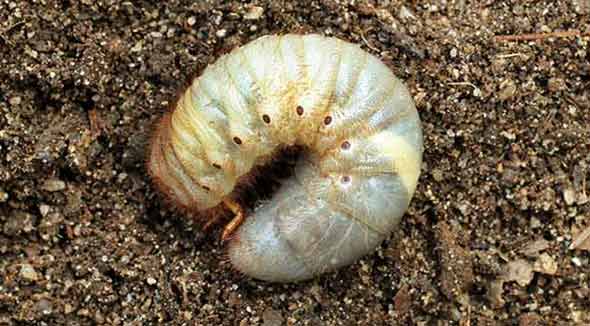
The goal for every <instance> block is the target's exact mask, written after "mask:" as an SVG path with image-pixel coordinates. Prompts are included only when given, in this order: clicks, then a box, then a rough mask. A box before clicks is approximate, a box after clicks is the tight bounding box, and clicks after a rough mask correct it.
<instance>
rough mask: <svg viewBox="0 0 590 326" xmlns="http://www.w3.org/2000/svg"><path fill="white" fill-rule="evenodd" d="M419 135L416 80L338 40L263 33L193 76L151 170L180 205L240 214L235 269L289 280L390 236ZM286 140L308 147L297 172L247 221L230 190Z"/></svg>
mask: <svg viewBox="0 0 590 326" xmlns="http://www.w3.org/2000/svg"><path fill="white" fill-rule="evenodd" d="M422 142H423V140H422V129H421V123H420V119H419V117H418V113H417V111H416V108H415V106H414V103H413V100H412V98H411V95H410V93H409V92H408V89H407V88H406V86H405V85H404V84H403V83H402V82H401V81H400V80H399V79H398V78H396V77H395V76H394V75H393V73H392V72H391V71H390V70H389V69H388V68H387V66H386V65H384V64H383V63H382V62H381V61H380V60H379V59H377V58H376V57H374V56H373V55H371V54H369V53H367V52H365V51H363V50H361V49H360V48H359V47H358V46H356V45H354V44H351V43H348V42H345V41H342V40H339V39H336V38H330V37H323V36H320V35H291V34H288V35H283V36H264V37H261V38H259V39H257V40H255V41H252V42H251V43H248V44H247V45H245V46H243V47H241V48H238V49H236V50H234V51H232V52H230V53H229V54H227V55H224V56H222V57H220V58H219V59H218V60H217V61H216V62H215V63H214V64H211V65H209V66H208V67H207V68H206V69H205V71H204V72H203V73H202V75H201V76H200V77H198V78H196V79H195V80H193V81H192V84H191V85H190V86H189V87H188V89H187V90H186V91H185V92H184V93H183V94H182V95H181V96H180V98H179V99H178V102H177V103H176V106H175V109H174V110H173V112H171V113H169V114H166V115H165V116H164V117H163V118H162V120H161V122H160V124H159V127H158V128H157V130H156V132H155V133H154V137H153V140H152V144H151V149H150V159H149V162H148V169H149V170H150V174H151V175H152V177H153V179H154V180H155V183H156V184H157V186H158V187H159V188H160V190H162V191H163V192H164V193H166V194H167V195H168V196H169V197H170V198H171V199H172V201H173V202H174V203H176V204H177V205H179V206H182V207H185V208H188V209H191V210H196V211H205V210H211V209H215V208H219V207H227V208H229V209H230V210H232V211H233V212H235V213H236V214H237V217H236V218H234V220H233V221H232V222H230V224H229V225H228V227H226V231H228V230H229V231H228V232H231V231H234V229H235V231H234V232H233V236H232V237H231V239H230V241H229V247H228V249H229V258H230V260H231V262H232V264H233V266H234V267H235V268H237V269H238V270H239V271H241V272H243V273H245V274H247V275H249V276H251V277H254V278H257V279H262V280H267V281H275V282H290V281H298V280H304V279H309V278H312V277H313V276H315V275H318V274H321V273H323V272H325V271H329V270H333V269H336V268H338V267H342V266H345V265H348V264H351V263H352V262H354V261H355V260H357V259H358V258H359V257H361V256H363V255H365V254H366V253H368V252H370V251H372V250H374V249H375V248H376V247H377V246H378V245H379V244H380V243H381V242H382V241H383V240H384V238H386V237H387V236H388V235H389V234H390V232H391V231H392V230H393V228H395V227H396V225H398V223H399V221H400V219H401V217H402V215H403V214H404V212H405V210H406V209H407V207H408V205H409V202H410V199H411V197H412V195H413V193H414V190H415V188H416V183H417V181H418V176H419V174H420V167H421V162H422V151H423V145H422ZM285 146H287V147H288V146H302V147H303V148H304V149H305V150H304V154H303V155H302V156H303V157H300V158H299V161H298V162H297V165H296V167H295V173H294V175H293V176H292V177H291V178H289V179H288V180H287V181H286V182H285V183H284V184H283V185H282V186H281V187H280V188H279V190H278V191H277V193H275V194H273V197H272V199H271V200H269V201H266V202H262V203H260V204H259V206H257V207H256V208H255V209H254V210H253V212H251V214H250V216H248V217H247V218H246V219H245V220H244V221H243V223H241V222H242V218H244V213H243V210H242V209H241V208H240V207H239V205H237V204H236V202H235V201H234V200H232V191H233V190H234V188H235V187H236V185H237V184H238V183H239V182H240V180H242V179H240V178H241V177H243V176H246V175H247V174H248V173H249V172H250V171H251V170H252V169H253V168H254V167H255V166H260V165H264V164H265V163H267V162H268V161H269V160H270V159H271V157H272V155H273V153H274V151H275V150H276V149H277V148H279V147H285ZM240 223H241V225H240ZM237 225H240V226H239V227H237V229H236V226H237ZM224 235H227V234H224Z"/></svg>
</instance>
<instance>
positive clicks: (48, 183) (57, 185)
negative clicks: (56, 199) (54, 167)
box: [41, 179, 66, 192]
mask: <svg viewBox="0 0 590 326" xmlns="http://www.w3.org/2000/svg"><path fill="white" fill-rule="evenodd" d="M41 189H43V190H46V191H49V192H54V191H60V190H64V189H66V183H65V182H63V181H61V180H59V179H47V180H45V182H44V183H43V185H42V186H41Z"/></svg>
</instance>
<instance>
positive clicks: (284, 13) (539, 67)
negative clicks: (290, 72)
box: [0, 0, 590, 325]
mask: <svg viewBox="0 0 590 326" xmlns="http://www.w3.org/2000/svg"><path fill="white" fill-rule="evenodd" d="M589 13H590V3H589V2H588V1H587V0H572V1H569V0H564V1H460V0H458V1H407V2H402V1H337V0H331V1H330V0H326V1H259V2H253V3H240V2H237V1H176V0H173V1H166V2H158V1H153V2H152V1H117V0H103V1H90V0H76V1H67V0H64V1H51V0H47V1H44V0H37V1H33V0H31V1H7V0H1V1H0V112H1V114H0V325H62V324H63V325H66V324H67V325H89V324H109V325H111V324H112V325H156V324H166V325H177V324H178V325H180V324H185V325H218V324H223V325H357V324H362V325H383V324H390V325H447V324H457V325H575V324H579V325H585V324H589V323H590V299H589V297H590V289H589V282H590V281H589V277H590V273H589V272H590V267H589V266H590V265H589V264H590V262H589V260H590V254H589V250H590V240H589V238H590V229H589V228H590V201H589V199H588V196H589V195H590V180H588V179H589V178H588V174H589V173H588V171H589V170H588V166H589V164H590V127H589V126H590V64H589V62H590V60H589V59H590V54H589V52H588V51H589V46H588V43H589V41H590V37H589V36H588V34H585V35H582V34H580V35H578V36H570V37H554V38H546V37H542V38H541V39H537V40H529V41H502V40H498V39H495V38H494V36H496V35H502V34H510V35H519V34H524V33H547V32H556V31H580V32H588V31H590V24H589V19H588V15H589ZM287 32H298V33H308V32H317V33H321V34H324V35H331V36H336V37H339V38H342V39H344V40H348V41H351V42H354V43H357V44H359V45H360V46H362V47H363V48H364V49H365V50H367V51H369V52H371V53H373V54H375V55H377V56H378V57H379V58H381V59H382V60H383V61H384V62H385V63H386V64H388V65H389V66H390V67H391V69H392V70H393V71H394V72H395V74H396V75H398V76H399V77H401V78H402V79H403V80H405V81H406V82H407V85H408V87H409V88H410V90H411V92H412V94H413V96H414V98H415V100H416V105H417V108H418V111H419V113H420V116H421V119H422V121H423V128H424V135H425V153H424V164H423V168H422V175H421V178H420V182H419V186H418V189H417V192H416V195H415V197H414V199H413V200H412V203H411V207H410V209H409V211H408V212H407V214H406V216H405V218H404V220H403V223H402V224H401V225H400V228H399V229H398V230H396V231H395V232H394V234H392V236H391V237H390V238H389V239H388V240H387V241H385V242H384V243H383V244H382V246H381V247H380V248H378V249H377V250H376V251H375V252H374V253H371V254H369V255H367V256H365V257H364V258H363V259H362V260H361V261H359V262H358V263H356V264H354V265H352V266H350V267H348V268H344V269H341V270H339V271H336V272H333V273H330V274H326V275H322V276H320V277H318V278H316V279H314V280H312V281H308V282H303V283H299V284H288V285H280V284H279V285H277V284H269V283H265V282H260V281H255V280H251V279H248V278H246V277H243V276H241V275H239V274H237V273H236V272H234V271H233V270H232V268H231V266H230V264H229V263H228V262H227V261H226V260H225V258H224V254H223V253H224V249H223V248H224V247H223V244H222V243H220V241H219V240H218V239H219V230H218V229H217V230H215V231H214V232H210V233H206V234H205V233H203V232H201V231H200V227H199V226H198V225H197V224H194V223H192V222H191V221H190V220H188V219H186V218H185V217H184V216H183V215H182V214H179V213H176V212H175V211H174V210H171V209H168V208H167V207H166V205H164V204H163V201H162V200H161V198H160V196H159V195H158V194H157V193H156V192H155V190H154V188H153V186H152V184H151V182H150V180H149V178H148V175H147V173H146V169H145V166H144V160H145V156H146V146H147V143H148V140H149V136H150V134H151V132H152V131H153V124H154V123H155V121H156V120H157V119H158V118H159V117H160V116H161V114H162V112H164V111H165V110H166V109H167V107H168V106H169V105H170V102H173V101H174V99H175V96H176V94H177V93H178V92H179V90H180V89H181V88H182V86H183V85H185V83H186V81H187V80H188V79H189V78H190V77H191V76H193V75H194V74H195V73H198V72H199V71H200V70H202V69H203V67H205V66H206V65H207V64H208V63H211V62H213V61H214V60H215V59H216V58H217V57H219V55H221V54H222V53H225V52H227V51H228V50H231V49H232V48H235V47H237V46H240V45H243V44H245V43H247V42H249V41H251V40H253V39H255V38H257V37H260V36H262V35H267V34H272V33H287Z"/></svg>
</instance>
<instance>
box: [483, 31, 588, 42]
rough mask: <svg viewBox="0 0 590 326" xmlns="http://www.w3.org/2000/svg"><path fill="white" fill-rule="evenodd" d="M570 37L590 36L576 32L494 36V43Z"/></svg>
mask: <svg viewBox="0 0 590 326" xmlns="http://www.w3.org/2000/svg"><path fill="white" fill-rule="evenodd" d="M572 36H590V32H585V33H582V32H580V31H577V30H573V31H563V32H550V33H531V34H517V35H496V36H494V41H496V42H512V41H537V40H544V39H548V38H563V37H572Z"/></svg>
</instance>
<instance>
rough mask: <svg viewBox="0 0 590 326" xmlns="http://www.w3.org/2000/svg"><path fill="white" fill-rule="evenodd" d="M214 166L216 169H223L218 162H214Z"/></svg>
mask: <svg viewBox="0 0 590 326" xmlns="http://www.w3.org/2000/svg"><path fill="white" fill-rule="evenodd" d="M213 167H214V168H216V169H221V165H219V164H217V163H213Z"/></svg>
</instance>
